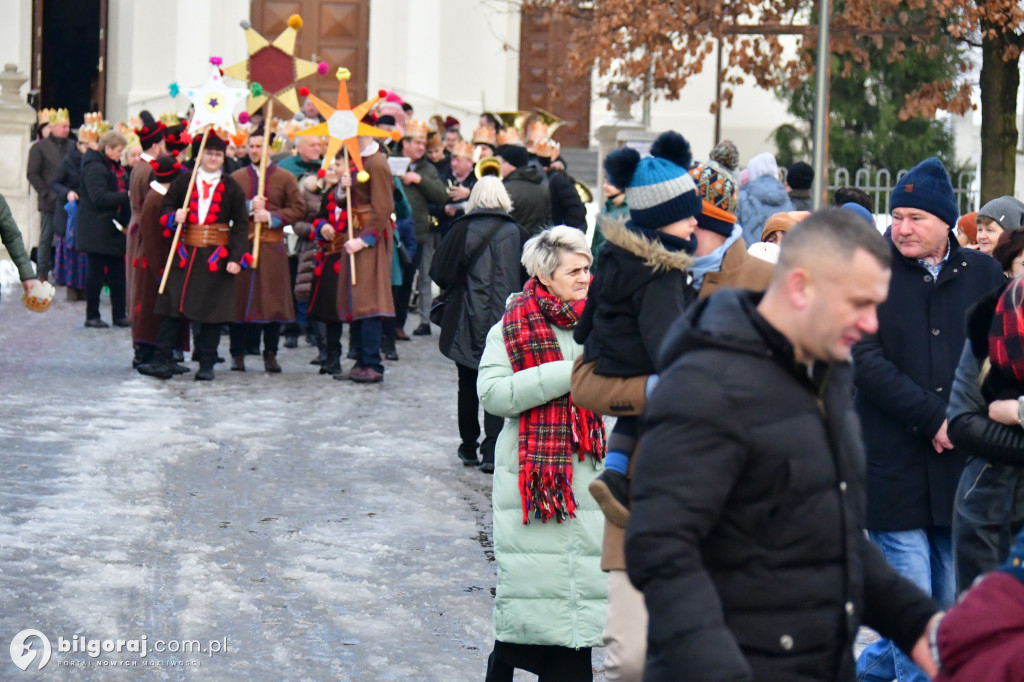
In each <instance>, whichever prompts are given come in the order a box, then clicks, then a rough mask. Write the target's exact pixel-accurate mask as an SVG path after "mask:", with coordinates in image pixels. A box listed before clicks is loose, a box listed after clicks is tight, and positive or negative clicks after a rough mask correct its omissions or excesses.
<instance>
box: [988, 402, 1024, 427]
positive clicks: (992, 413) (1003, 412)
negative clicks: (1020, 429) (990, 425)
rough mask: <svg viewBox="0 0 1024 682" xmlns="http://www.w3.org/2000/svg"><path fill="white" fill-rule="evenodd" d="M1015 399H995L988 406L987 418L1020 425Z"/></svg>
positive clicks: (1010, 424) (1011, 424)
mask: <svg viewBox="0 0 1024 682" xmlns="http://www.w3.org/2000/svg"><path fill="white" fill-rule="evenodd" d="M1017 404H1018V403H1017V401H1016V400H996V401H994V402H992V403H990V404H989V406H988V418H989V419H991V420H992V421H994V422H999V423H1000V424H1006V425H1007V426H1020V419H1019V418H1018V417H1017Z"/></svg>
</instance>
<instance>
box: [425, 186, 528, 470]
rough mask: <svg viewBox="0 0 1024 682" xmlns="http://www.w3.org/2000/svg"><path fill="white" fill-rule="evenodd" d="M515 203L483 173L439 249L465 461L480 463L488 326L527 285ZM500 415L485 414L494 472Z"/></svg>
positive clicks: (436, 273) (445, 349)
mask: <svg viewBox="0 0 1024 682" xmlns="http://www.w3.org/2000/svg"><path fill="white" fill-rule="evenodd" d="M511 210H512V201H511V199H509V196H508V192H507V191H505V186H504V185H503V184H502V183H501V180H499V179H498V178H496V177H493V176H484V177H483V178H480V180H479V181H478V182H477V183H476V185H475V186H474V187H473V191H472V193H471V194H470V195H469V202H468V204H467V206H466V214H465V215H464V216H462V217H460V218H458V219H456V220H455V221H453V222H452V225H451V228H450V229H449V231H448V234H446V235H445V237H444V239H443V240H442V241H441V244H440V245H439V246H438V247H437V250H436V251H435V252H434V259H433V261H432V262H431V266H430V278H431V279H432V280H434V282H436V283H437V285H438V286H439V287H441V289H442V291H445V292H446V296H447V299H448V303H447V304H446V305H445V310H444V317H443V319H442V320H441V337H440V343H439V346H440V349H441V353H442V354H444V356H445V357H447V358H449V359H451V360H453V361H454V362H455V366H456V368H457V369H458V372H459V408H458V414H459V437H460V438H461V440H462V444H461V445H459V451H458V455H459V459H460V460H462V463H463V464H464V465H465V466H476V465H477V464H478V462H477V447H478V445H477V439H478V438H479V437H480V421H479V419H480V418H479V410H480V407H479V401H478V400H477V395H476V378H477V367H478V366H479V365H480V356H481V354H482V353H483V351H484V341H486V340H487V330H489V329H490V328H491V327H492V326H494V323H495V322H497V321H498V320H500V319H501V316H502V314H503V313H504V312H505V300H506V299H507V298H508V297H509V295H510V294H512V293H513V292H516V291H519V289H520V288H521V286H522V277H521V274H520V269H519V254H520V253H521V251H522V231H521V230H520V228H519V226H518V225H517V224H516V222H515V220H513V218H512V216H511V215H509V211H511ZM502 423H503V421H502V419H501V417H496V416H494V415H492V414H488V413H487V412H486V411H485V412H484V440H483V442H482V443H481V444H480V445H479V448H480V454H481V455H482V456H483V462H482V463H479V464H480V469H481V471H484V472H485V473H491V472H493V471H494V444H495V442H496V441H497V439H498V433H500V432H501V426H502Z"/></svg>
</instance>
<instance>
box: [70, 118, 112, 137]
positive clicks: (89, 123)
mask: <svg viewBox="0 0 1024 682" xmlns="http://www.w3.org/2000/svg"><path fill="white" fill-rule="evenodd" d="M108 130H110V124H109V123H107V122H106V121H104V120H103V114H101V113H100V112H98V111H90V112H88V113H86V114H85V123H83V124H82V127H81V128H79V129H78V139H79V140H81V141H82V142H99V139H100V137H102V136H103V133H105V132H107V131H108Z"/></svg>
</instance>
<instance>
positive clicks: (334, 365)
mask: <svg viewBox="0 0 1024 682" xmlns="http://www.w3.org/2000/svg"><path fill="white" fill-rule="evenodd" d="M343 371H344V370H342V369H341V353H338V352H334V353H328V354H327V359H325V360H324V364H322V365H320V373H321V374H341V373H342V372H343Z"/></svg>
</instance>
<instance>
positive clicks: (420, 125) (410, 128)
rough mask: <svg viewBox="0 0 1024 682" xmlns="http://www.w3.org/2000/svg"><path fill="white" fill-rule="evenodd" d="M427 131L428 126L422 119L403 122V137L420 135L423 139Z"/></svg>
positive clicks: (428, 129) (428, 130)
mask: <svg viewBox="0 0 1024 682" xmlns="http://www.w3.org/2000/svg"><path fill="white" fill-rule="evenodd" d="M429 132H430V127H429V126H427V124H426V123H424V122H423V121H409V122H408V123H406V124H405V137H422V138H424V139H425V138H426V137H427V134H428V133H429Z"/></svg>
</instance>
